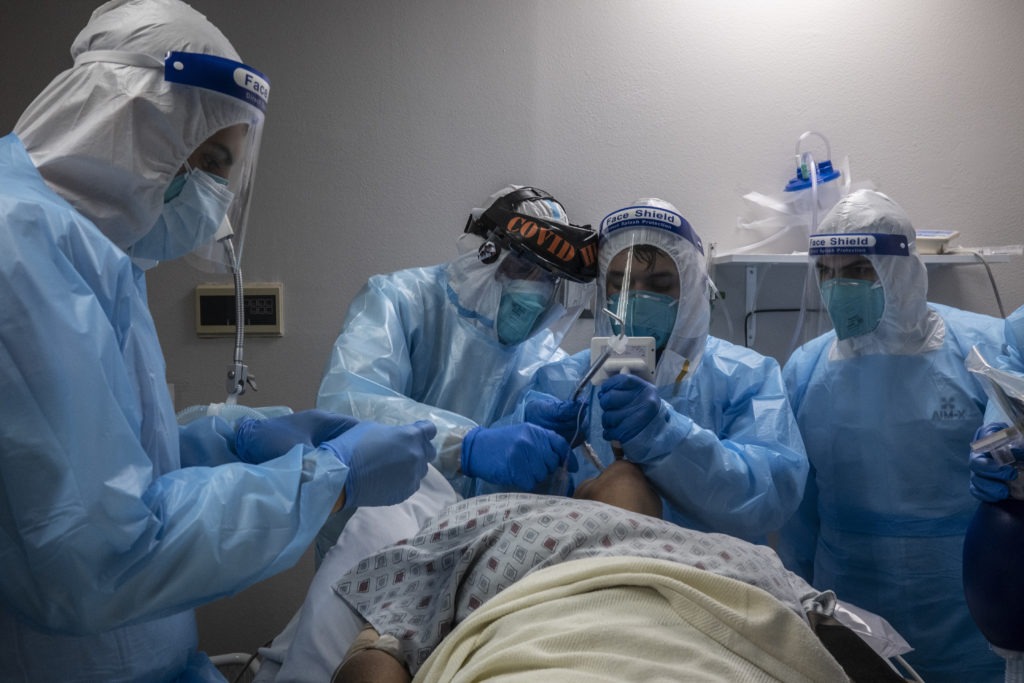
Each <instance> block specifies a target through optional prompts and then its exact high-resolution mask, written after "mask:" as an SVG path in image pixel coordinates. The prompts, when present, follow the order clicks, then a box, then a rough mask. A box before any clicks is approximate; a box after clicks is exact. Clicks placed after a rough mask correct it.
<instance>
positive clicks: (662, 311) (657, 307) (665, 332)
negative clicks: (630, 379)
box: [608, 289, 679, 350]
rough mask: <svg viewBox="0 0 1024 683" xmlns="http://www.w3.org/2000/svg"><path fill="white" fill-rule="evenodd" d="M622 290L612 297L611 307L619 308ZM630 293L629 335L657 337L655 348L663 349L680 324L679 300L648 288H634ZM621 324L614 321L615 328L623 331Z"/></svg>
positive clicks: (628, 297)
mask: <svg viewBox="0 0 1024 683" xmlns="http://www.w3.org/2000/svg"><path fill="white" fill-rule="evenodd" d="M621 295H622V293H621V292H616V293H615V294H612V295H611V296H610V297H608V308H610V309H611V310H613V311H617V310H619V299H620V297H621ZM625 295H626V315H625V316H624V317H623V320H624V321H625V324H626V334H627V335H629V336H630V337H654V347H655V348H656V349H659V350H660V349H663V348H665V345H666V344H668V338H669V337H670V336H671V335H672V328H673V327H675V324H676V313H677V310H678V308H679V300H678V299H673V298H672V297H670V296H667V295H665V294H656V293H655V292H647V291H644V290H639V289H635V290H630V291H628V292H626V293H625ZM618 327H619V325H618V323H614V322H613V323H612V330H613V331H614V332H615V333H616V334H620V330H619V329H618Z"/></svg>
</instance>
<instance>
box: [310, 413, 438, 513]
mask: <svg viewBox="0 0 1024 683" xmlns="http://www.w3.org/2000/svg"><path fill="white" fill-rule="evenodd" d="M435 436H437V427H435V426H434V423H433V422H428V421H427V420H417V421H416V422H414V423H413V424H409V425H400V426H392V425H382V424H379V423H377V422H370V421H367V420H364V421H362V422H360V423H359V424H357V425H356V426H355V427H353V428H352V429H350V430H348V431H347V432H345V433H344V434H342V435H341V436H338V437H336V438H334V439H331V440H330V441H325V442H324V443H322V444H321V445H320V447H321V448H324V449H327V450H329V451H333V452H334V454H335V455H337V456H338V459H339V460H341V462H342V463H344V464H346V465H348V468H349V471H348V478H347V479H346V480H345V508H346V509H348V508H355V507H375V506H380V505H395V504H396V503H401V502H402V501H403V500H405V499H406V498H408V497H409V496H411V495H412V494H413V493H415V492H416V489H418V488H419V487H420V480H421V479H423V477H424V476H426V474H427V463H428V462H430V461H431V460H433V459H434V456H436V455H437V453H436V451H435V450H434V446H433V445H432V444H431V443H430V440H431V439H433V438H434V437H435Z"/></svg>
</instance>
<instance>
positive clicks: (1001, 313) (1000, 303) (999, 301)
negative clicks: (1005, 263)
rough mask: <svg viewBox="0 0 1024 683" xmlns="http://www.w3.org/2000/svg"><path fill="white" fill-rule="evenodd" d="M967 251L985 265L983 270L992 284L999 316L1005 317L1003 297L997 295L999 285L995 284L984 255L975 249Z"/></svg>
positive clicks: (990, 268)
mask: <svg viewBox="0 0 1024 683" xmlns="http://www.w3.org/2000/svg"><path fill="white" fill-rule="evenodd" d="M968 253H970V254H974V258H976V259H978V261H980V262H981V265H983V266H985V272H987V273H988V281H989V283H990V284H991V285H992V293H993V294H995V295H996V305H997V306H998V307H999V317H1001V318H1005V317H1006V310H1005V309H1004V308H1003V299H1002V297H1000V296H999V287H997V286H996V278H995V276H994V275H992V267H991V266H990V265H989V264H988V261H986V260H985V257H984V256H982V255H981V254H979V253H978V252H976V251H969V252H968Z"/></svg>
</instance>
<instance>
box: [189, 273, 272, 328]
mask: <svg viewBox="0 0 1024 683" xmlns="http://www.w3.org/2000/svg"><path fill="white" fill-rule="evenodd" d="M283 290H284V287H283V285H282V284H281V283H280V282H267V283H255V284H246V285H245V289H244V292H243V298H244V299H245V334H246V335H250V334H251V335H255V336H270V337H280V336H283V335H284V291H283ZM195 301H196V334H197V335H199V336H200V337H226V336H233V335H234V334H235V286H234V285H233V284H201V285H196V300H195Z"/></svg>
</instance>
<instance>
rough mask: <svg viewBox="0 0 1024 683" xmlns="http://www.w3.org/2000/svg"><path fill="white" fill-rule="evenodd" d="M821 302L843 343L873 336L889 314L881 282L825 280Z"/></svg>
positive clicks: (822, 284)
mask: <svg viewBox="0 0 1024 683" xmlns="http://www.w3.org/2000/svg"><path fill="white" fill-rule="evenodd" d="M821 298H822V301H824V303H825V308H826V309H828V316H829V318H831V319H832V326H833V327H834V328H835V330H836V337H838V338H839V339H849V338H850V337H859V336H860V335H862V334H867V333H868V332H871V331H872V330H874V329H875V328H876V327H878V323H879V322H881V320H882V313H883V312H884V311H885V294H884V292H883V290H882V283H881V282H871V281H869V280H857V279H854V278H833V279H831V280H825V281H824V282H822V283H821Z"/></svg>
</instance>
